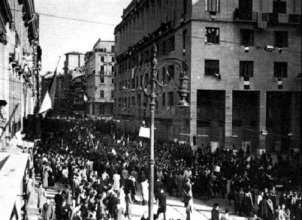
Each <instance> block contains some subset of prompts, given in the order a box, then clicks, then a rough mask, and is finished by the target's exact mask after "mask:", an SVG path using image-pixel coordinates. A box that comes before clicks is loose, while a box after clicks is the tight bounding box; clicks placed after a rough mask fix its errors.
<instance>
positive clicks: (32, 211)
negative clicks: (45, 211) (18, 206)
mask: <svg viewBox="0 0 302 220" xmlns="http://www.w3.org/2000/svg"><path fill="white" fill-rule="evenodd" d="M40 182H41V179H40V177H36V179H35V186H34V189H33V191H32V193H31V194H30V196H29V200H28V205H27V216H28V220H41V219H42V217H41V215H39V212H38V207H37V204H38V186H39V183H40ZM60 188H61V187H60V185H59V184H55V186H53V187H50V188H48V189H47V190H46V197H47V198H51V199H53V198H54V196H55V195H56V194H57V192H58V191H59V189H60Z"/></svg>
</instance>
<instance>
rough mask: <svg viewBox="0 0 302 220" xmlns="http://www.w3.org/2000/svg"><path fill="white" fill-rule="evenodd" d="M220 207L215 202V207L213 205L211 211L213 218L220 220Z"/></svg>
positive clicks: (213, 219)
mask: <svg viewBox="0 0 302 220" xmlns="http://www.w3.org/2000/svg"><path fill="white" fill-rule="evenodd" d="M218 208H219V206H218V204H217V203H215V204H214V207H213V209H212V211H211V220H219V211H218Z"/></svg>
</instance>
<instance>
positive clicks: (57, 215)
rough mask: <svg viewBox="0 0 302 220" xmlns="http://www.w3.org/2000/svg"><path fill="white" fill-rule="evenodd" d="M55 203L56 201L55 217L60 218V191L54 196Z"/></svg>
mask: <svg viewBox="0 0 302 220" xmlns="http://www.w3.org/2000/svg"><path fill="white" fill-rule="evenodd" d="M54 200H55V203H56V209H55V213H56V219H61V216H62V202H63V197H62V191H60V192H59V193H57V194H56V195H55V197H54Z"/></svg>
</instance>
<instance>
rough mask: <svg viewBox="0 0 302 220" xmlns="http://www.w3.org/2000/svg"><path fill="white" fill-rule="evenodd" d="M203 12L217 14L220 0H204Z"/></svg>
mask: <svg viewBox="0 0 302 220" xmlns="http://www.w3.org/2000/svg"><path fill="white" fill-rule="evenodd" d="M205 3H206V5H205V6H206V7H205V9H206V10H205V11H208V12H212V13H216V12H219V7H220V0H205Z"/></svg>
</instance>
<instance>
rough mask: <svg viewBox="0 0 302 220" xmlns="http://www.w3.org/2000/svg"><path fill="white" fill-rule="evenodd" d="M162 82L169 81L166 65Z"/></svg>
mask: <svg viewBox="0 0 302 220" xmlns="http://www.w3.org/2000/svg"><path fill="white" fill-rule="evenodd" d="M162 83H163V84H166V83H167V69H166V67H163V70H162Z"/></svg>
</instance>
